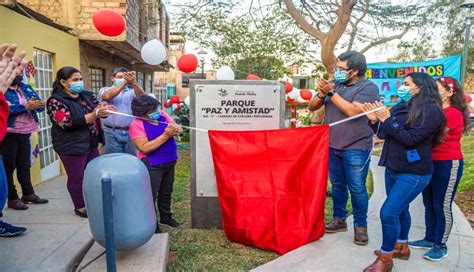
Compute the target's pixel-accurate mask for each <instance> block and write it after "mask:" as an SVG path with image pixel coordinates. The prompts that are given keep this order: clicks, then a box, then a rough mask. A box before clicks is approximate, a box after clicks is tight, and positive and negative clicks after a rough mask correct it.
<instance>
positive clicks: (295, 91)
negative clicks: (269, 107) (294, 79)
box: [288, 88, 300, 99]
mask: <svg viewBox="0 0 474 272" xmlns="http://www.w3.org/2000/svg"><path fill="white" fill-rule="evenodd" d="M288 97H289V98H291V99H298V97H300V90H299V89H297V88H293V90H291V92H289V93H288Z"/></svg>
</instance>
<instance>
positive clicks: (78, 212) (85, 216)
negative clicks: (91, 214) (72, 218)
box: [74, 209, 87, 218]
mask: <svg viewBox="0 0 474 272" xmlns="http://www.w3.org/2000/svg"><path fill="white" fill-rule="evenodd" d="M74 213H75V214H76V215H77V216H79V217H82V218H87V210H84V211H83V212H81V211H79V210H78V209H74Z"/></svg>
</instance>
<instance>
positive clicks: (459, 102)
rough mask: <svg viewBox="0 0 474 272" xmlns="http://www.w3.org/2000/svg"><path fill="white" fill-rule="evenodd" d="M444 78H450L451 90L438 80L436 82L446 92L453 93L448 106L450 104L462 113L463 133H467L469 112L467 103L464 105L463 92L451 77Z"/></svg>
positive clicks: (469, 123) (469, 124)
mask: <svg viewBox="0 0 474 272" xmlns="http://www.w3.org/2000/svg"><path fill="white" fill-rule="evenodd" d="M445 78H450V79H451V80H452V81H453V82H454V86H453V87H452V88H451V87H449V86H448V84H446V82H444V81H443V80H441V79H440V78H438V79H437V80H436V81H437V82H439V83H440V84H441V85H442V86H443V87H444V88H445V89H446V90H451V91H453V96H451V98H450V100H449V104H451V106H452V107H454V108H456V109H457V110H458V111H460V112H461V113H462V116H463V117H464V129H463V132H464V133H467V132H468V131H469V129H470V127H471V121H470V120H469V110H468V108H467V103H466V97H465V94H464V90H463V88H462V86H461V84H459V82H458V81H457V80H456V79H454V78H452V77H445Z"/></svg>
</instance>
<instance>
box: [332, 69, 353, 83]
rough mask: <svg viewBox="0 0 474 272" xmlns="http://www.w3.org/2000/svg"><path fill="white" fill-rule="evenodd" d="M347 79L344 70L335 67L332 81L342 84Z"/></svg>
mask: <svg viewBox="0 0 474 272" xmlns="http://www.w3.org/2000/svg"><path fill="white" fill-rule="evenodd" d="M349 79H350V78H347V74H346V71H344V70H342V69H336V71H334V83H340V84H344V83H346V82H347V81H348V80H349Z"/></svg>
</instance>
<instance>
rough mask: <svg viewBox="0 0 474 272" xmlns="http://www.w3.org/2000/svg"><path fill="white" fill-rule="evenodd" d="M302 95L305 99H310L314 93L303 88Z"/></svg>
mask: <svg viewBox="0 0 474 272" xmlns="http://www.w3.org/2000/svg"><path fill="white" fill-rule="evenodd" d="M300 96H301V98H303V99H304V100H310V99H311V97H313V94H312V93H311V92H310V91H309V90H306V89H303V90H301V91H300Z"/></svg>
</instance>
